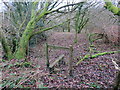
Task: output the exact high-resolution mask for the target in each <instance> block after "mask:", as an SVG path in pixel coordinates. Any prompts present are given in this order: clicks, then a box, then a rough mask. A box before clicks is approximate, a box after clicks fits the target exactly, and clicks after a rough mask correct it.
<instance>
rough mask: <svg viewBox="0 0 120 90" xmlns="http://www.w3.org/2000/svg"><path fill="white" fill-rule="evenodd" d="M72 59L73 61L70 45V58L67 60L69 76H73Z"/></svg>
mask: <svg viewBox="0 0 120 90" xmlns="http://www.w3.org/2000/svg"><path fill="white" fill-rule="evenodd" d="M72 61H73V46H72V45H70V60H69V75H70V76H73V71H72V69H73V68H72Z"/></svg>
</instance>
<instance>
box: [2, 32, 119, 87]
mask: <svg viewBox="0 0 120 90" xmlns="http://www.w3.org/2000/svg"><path fill="white" fill-rule="evenodd" d="M74 38H75V35H74V34H73V33H67V32H63V33H61V32H55V33H53V34H52V35H51V36H50V37H48V39H47V41H44V42H41V43H39V44H38V45H36V46H35V47H34V48H31V49H30V51H31V52H30V57H28V58H29V59H28V60H29V61H31V63H32V66H33V68H31V67H29V68H16V67H10V68H9V69H8V68H7V69H6V68H4V69H3V79H8V80H9V79H10V80H12V78H13V80H15V78H18V77H27V78H28V80H27V79H24V80H23V82H22V81H20V83H21V84H22V85H23V86H24V87H40V86H39V84H42V86H44V87H48V88H52V87H57V88H94V87H96V88H112V86H113V84H114V79H115V75H116V72H117V70H116V69H115V67H114V65H113V63H112V59H114V60H119V58H120V55H118V54H109V55H104V56H99V57H97V58H93V59H86V60H84V61H82V62H81V63H80V64H79V65H78V66H75V64H76V63H77V62H78V61H79V60H80V59H81V57H84V56H85V55H86V54H88V51H89V50H88V47H89V42H88V39H87V37H86V35H84V34H79V35H78V42H77V43H75V44H74ZM46 42H47V43H48V44H51V45H58V46H64V47H69V45H73V48H74V51H73V66H74V67H73V77H70V76H69V75H68V61H69V52H68V51H66V50H55V49H54V50H53V49H49V58H50V63H52V62H53V61H54V60H55V59H56V58H57V57H59V56H60V55H61V54H64V55H65V58H64V61H65V62H66V65H62V66H61V67H57V66H56V67H57V71H56V72H55V74H51V75H50V74H49V71H48V70H47V69H46V65H45V63H46V59H45V47H44V44H45V43H46ZM94 45H95V48H96V51H98V52H106V51H115V50H118V46H114V45H112V44H110V43H107V44H105V43H103V41H102V40H98V41H96V42H94ZM98 52H96V53H98ZM15 62H16V60H13V61H11V62H9V64H10V63H11V64H12V63H15ZM34 66H35V67H34ZM39 81H40V82H39Z"/></svg>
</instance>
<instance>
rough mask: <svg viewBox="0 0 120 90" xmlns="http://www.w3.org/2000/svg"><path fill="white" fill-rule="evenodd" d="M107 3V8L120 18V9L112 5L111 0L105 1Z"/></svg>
mask: <svg viewBox="0 0 120 90" xmlns="http://www.w3.org/2000/svg"><path fill="white" fill-rule="evenodd" d="M104 1H105V4H106V5H105V7H106V8H107V9H108V10H110V11H111V12H112V13H114V14H116V15H118V16H120V8H118V7H116V6H115V5H113V4H112V2H111V1H110V0H104Z"/></svg>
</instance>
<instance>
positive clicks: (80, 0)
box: [0, 0, 120, 12]
mask: <svg viewBox="0 0 120 90" xmlns="http://www.w3.org/2000/svg"><path fill="white" fill-rule="evenodd" d="M2 1H5V2H9V1H15V0H0V12H1V11H2V10H3V9H4V4H3V3H2ZM17 1H20V2H22V1H24V0H17ZM30 1H33V0H30ZM40 1H43V0H40ZM60 1H63V4H65V3H66V2H67V1H69V2H70V3H72V1H74V2H82V1H90V0H60ZM93 1H95V2H100V4H104V3H103V0H93ZM111 1H113V2H114V3H116V2H118V1H120V0H111ZM63 4H61V5H60V6H62V5H63Z"/></svg>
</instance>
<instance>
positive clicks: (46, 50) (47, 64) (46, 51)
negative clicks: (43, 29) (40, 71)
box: [45, 43, 49, 68]
mask: <svg viewBox="0 0 120 90" xmlns="http://www.w3.org/2000/svg"><path fill="white" fill-rule="evenodd" d="M45 53H46V60H47V61H46V66H47V68H49V57H48V44H47V43H46V44H45Z"/></svg>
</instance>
